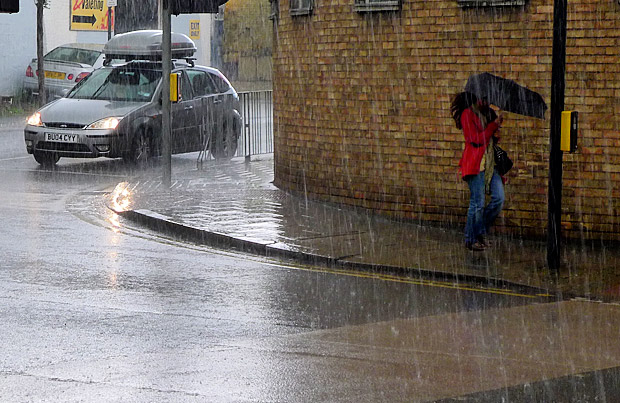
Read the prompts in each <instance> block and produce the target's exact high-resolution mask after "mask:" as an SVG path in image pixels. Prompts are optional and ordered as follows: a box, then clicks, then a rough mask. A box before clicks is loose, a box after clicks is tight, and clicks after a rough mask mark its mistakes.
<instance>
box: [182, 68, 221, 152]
mask: <svg viewBox="0 0 620 403" xmlns="http://www.w3.org/2000/svg"><path fill="white" fill-rule="evenodd" d="M187 74H188V76H189V78H190V81H191V83H192V89H193V91H194V100H195V103H194V105H195V106H196V121H197V122H196V123H197V125H198V126H199V128H200V132H199V135H198V136H196V137H195V138H194V140H195V142H194V143H193V144H194V147H195V149H194V150H195V151H198V150H204V149H205V147H206V145H207V143H208V142H209V139H210V138H211V137H212V136H214V130H215V128H216V127H217V125H218V123H219V121H220V120H221V111H220V110H219V108H220V104H219V102H218V101H219V100H218V98H217V97H218V90H217V88H216V86H215V83H214V82H213V80H212V79H211V77H210V75H209V73H207V72H206V71H204V70H199V69H188V70H187Z"/></svg>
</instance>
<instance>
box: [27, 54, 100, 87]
mask: <svg viewBox="0 0 620 403" xmlns="http://www.w3.org/2000/svg"><path fill="white" fill-rule="evenodd" d="M103 46H104V45H100V44H94V43H69V44H66V45H62V46H59V47H57V48H55V49H53V50H52V51H51V52H49V53H48V54H46V55H45V56H44V57H43V67H44V69H45V88H46V90H47V92H48V94H49V95H50V98H58V97H62V96H65V95H66V94H67V93H68V92H69V90H71V88H73V87H74V86H75V84H77V83H79V82H80V81H81V80H82V79H84V78H85V77H86V76H88V75H89V74H90V73H91V72H92V71H93V70H94V69H97V68H99V67H101V66H103V61H104V55H103ZM24 91H25V93H26V95H27V96H32V95H38V94H39V80H38V72H37V59H36V58H35V59H32V61H31V62H30V64H29V65H28V67H27V68H26V76H25V77H24Z"/></svg>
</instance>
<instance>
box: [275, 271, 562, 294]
mask: <svg viewBox="0 0 620 403" xmlns="http://www.w3.org/2000/svg"><path fill="white" fill-rule="evenodd" d="M268 264H269V265H272V266H277V267H288V268H291V269H296V270H304V271H311V272H316V273H326V274H336V275H342V276H349V277H358V278H369V279H375V280H382V281H390V282H394V283H402V284H411V285H423V286H428V287H439V288H448V289H453V290H462V291H473V292H483V293H487V294H499V295H507V296H512V297H522V298H532V299H534V298H539V297H550V296H551V295H550V294H536V295H531V294H523V293H519V292H515V291H510V290H505V289H502V288H492V287H491V288H477V287H474V286H471V285H466V284H458V283H452V282H446V281H434V280H416V279H412V278H406V277H400V276H396V275H391V274H385V273H369V272H363V271H355V270H346V269H327V268H320V267H311V266H302V265H291V264H281V263H273V264H272V263H268Z"/></svg>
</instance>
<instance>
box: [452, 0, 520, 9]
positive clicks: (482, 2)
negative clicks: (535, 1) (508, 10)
mask: <svg viewBox="0 0 620 403" xmlns="http://www.w3.org/2000/svg"><path fill="white" fill-rule="evenodd" d="M525 1H526V0H457V3H458V5H459V6H461V7H463V8H465V7H514V6H524V5H525Z"/></svg>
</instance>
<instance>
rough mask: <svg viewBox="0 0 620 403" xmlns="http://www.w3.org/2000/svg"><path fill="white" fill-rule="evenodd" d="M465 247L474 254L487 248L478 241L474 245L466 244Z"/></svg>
mask: <svg viewBox="0 0 620 403" xmlns="http://www.w3.org/2000/svg"><path fill="white" fill-rule="evenodd" d="M465 247H466V248H467V249H469V250H471V251H474V252H482V251H483V250H485V249H486V248H485V246H484V245H483V244H481V243H480V242H478V241H476V242H474V243H470V242H465Z"/></svg>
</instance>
